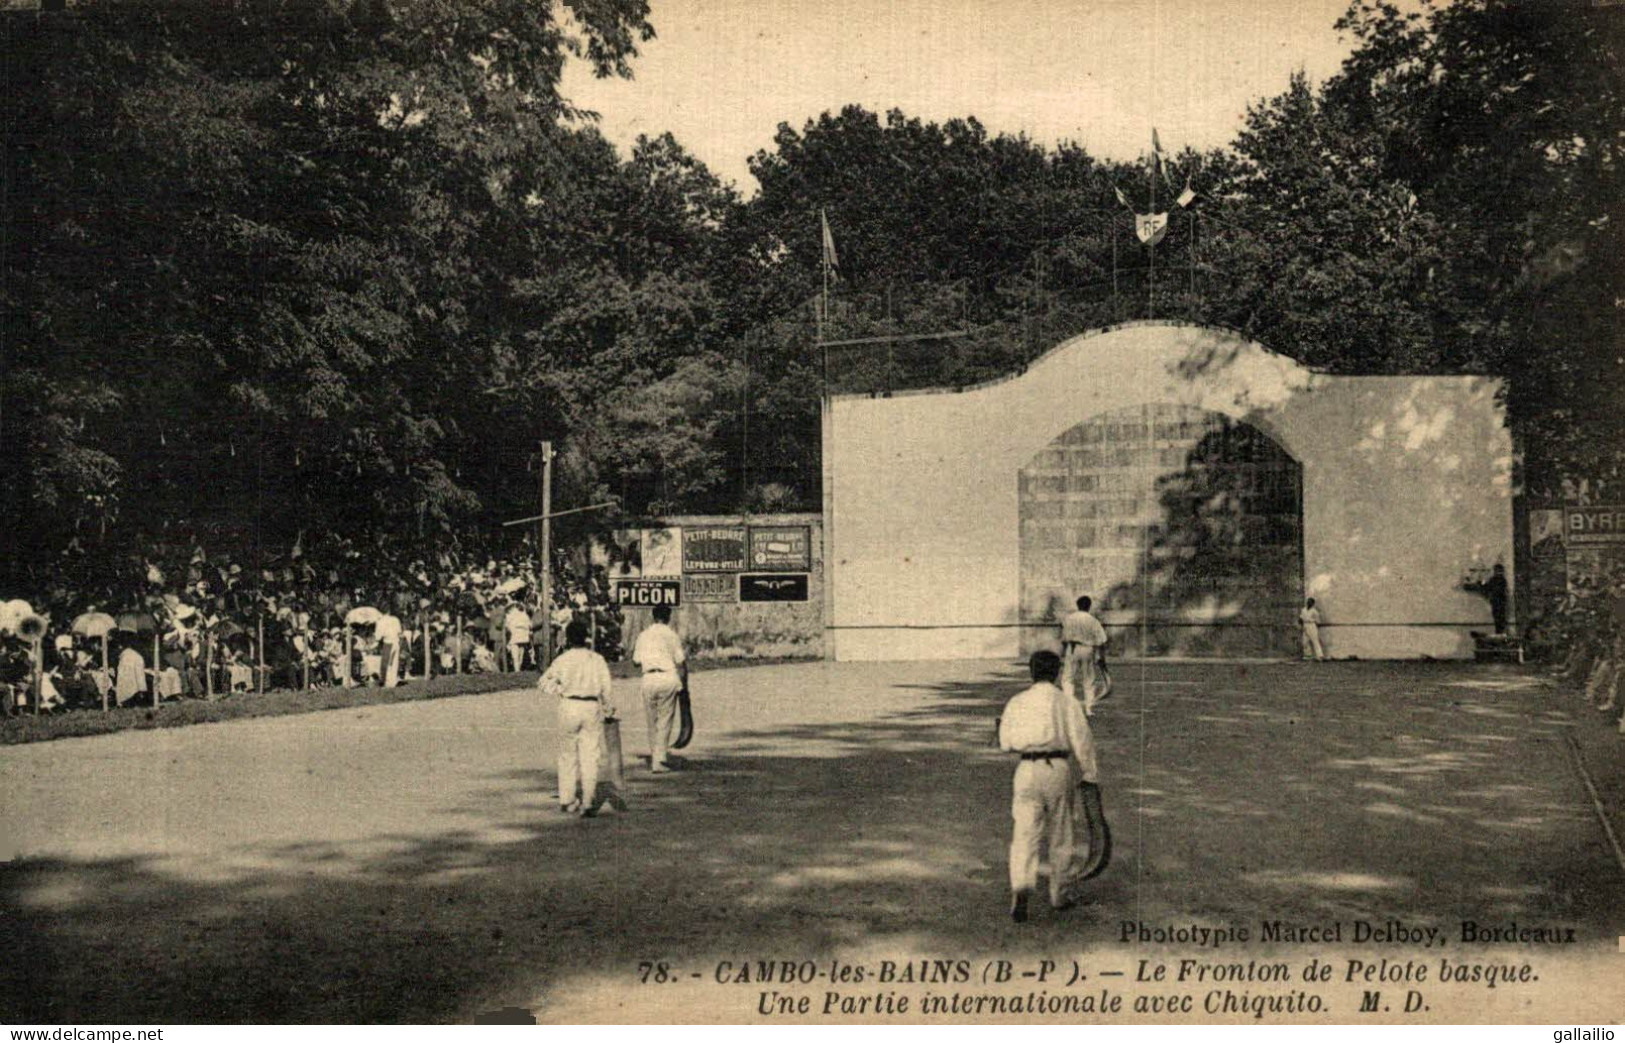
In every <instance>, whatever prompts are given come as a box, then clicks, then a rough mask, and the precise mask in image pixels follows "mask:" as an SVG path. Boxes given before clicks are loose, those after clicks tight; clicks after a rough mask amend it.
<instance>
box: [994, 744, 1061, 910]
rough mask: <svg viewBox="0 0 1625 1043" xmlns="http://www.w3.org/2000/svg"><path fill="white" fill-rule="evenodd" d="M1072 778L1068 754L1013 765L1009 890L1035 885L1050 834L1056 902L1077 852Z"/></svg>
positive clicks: (1051, 879)
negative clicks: (1012, 826) (1012, 827)
mask: <svg viewBox="0 0 1625 1043" xmlns="http://www.w3.org/2000/svg"><path fill="white" fill-rule="evenodd" d="M1075 778H1076V776H1075V775H1074V774H1073V771H1072V761H1071V759H1070V758H1067V757H1056V758H1054V759H1053V760H1047V761H1022V762H1020V763H1019V764H1017V765H1016V779H1015V785H1014V788H1013V792H1012V794H1011V799H1010V817H1011V818H1012V819H1013V820H1014V821H1015V829H1014V831H1013V832H1012V833H1011V835H1010V889H1011V890H1012V891H1024V890H1030V889H1031V888H1033V887H1036V886H1037V885H1038V864H1039V855H1040V847H1041V845H1042V844H1043V842H1044V840H1045V838H1048V840H1049V864H1050V875H1049V893H1050V901H1051V902H1054V903H1059V902H1060V900H1061V895H1062V892H1063V891H1064V890H1065V888H1066V885H1067V883H1068V882H1069V881H1070V879H1071V876H1072V869H1073V866H1074V865H1075V864H1076V860H1077V856H1078V849H1077V841H1076V839H1075V837H1076V834H1077V811H1078V802H1077V801H1075V800H1073V799H1072V788H1073V785H1074V783H1075Z"/></svg>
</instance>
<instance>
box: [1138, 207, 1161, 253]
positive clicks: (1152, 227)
mask: <svg viewBox="0 0 1625 1043" xmlns="http://www.w3.org/2000/svg"><path fill="white" fill-rule="evenodd" d="M1134 234H1135V235H1137V236H1139V237H1140V242H1142V243H1144V244H1145V245H1147V246H1156V245H1157V244H1158V243H1160V242H1162V237H1163V236H1165V235H1167V234H1168V215H1167V214H1166V213H1161V214H1135V215H1134Z"/></svg>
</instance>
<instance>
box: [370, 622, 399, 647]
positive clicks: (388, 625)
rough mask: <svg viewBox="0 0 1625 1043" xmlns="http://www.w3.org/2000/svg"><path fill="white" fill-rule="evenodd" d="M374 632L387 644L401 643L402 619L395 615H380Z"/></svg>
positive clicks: (374, 634)
mask: <svg viewBox="0 0 1625 1043" xmlns="http://www.w3.org/2000/svg"><path fill="white" fill-rule="evenodd" d="M372 633H373V636H374V637H376V638H378V640H379V641H381V642H383V643H384V644H386V645H398V644H400V643H401V621H400V620H399V619H396V618H395V617H394V616H379V617H378V622H377V623H375V624H374V625H373V628H372Z"/></svg>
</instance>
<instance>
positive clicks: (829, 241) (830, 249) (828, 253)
mask: <svg viewBox="0 0 1625 1043" xmlns="http://www.w3.org/2000/svg"><path fill="white" fill-rule="evenodd" d="M818 220H819V222H820V223H821V224H822V225H823V226H824V264H825V265H827V266H828V267H829V270H830V271H832V272H838V271H840V269H841V262H840V260H839V259H837V258H836V256H835V237H834V236H833V235H831V234H830V231H829V217H828V215H826V214H825V213H824V210H823V208H822V207H820V208H819V210H818Z"/></svg>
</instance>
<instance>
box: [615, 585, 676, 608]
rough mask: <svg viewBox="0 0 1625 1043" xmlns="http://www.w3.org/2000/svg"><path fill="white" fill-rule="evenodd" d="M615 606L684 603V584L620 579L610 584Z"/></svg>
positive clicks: (673, 604) (651, 605)
mask: <svg viewBox="0 0 1625 1043" xmlns="http://www.w3.org/2000/svg"><path fill="white" fill-rule="evenodd" d="M610 594H611V595H612V596H613V597H614V599H615V604H617V605H625V606H627V607H635V606H640V605H641V606H647V607H651V608H652V607H653V606H655V605H671V606H673V607H676V606H677V605H680V604H682V601H683V584H682V582H681V581H680V580H675V579H618V580H614V581H612V582H611V583H610Z"/></svg>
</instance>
